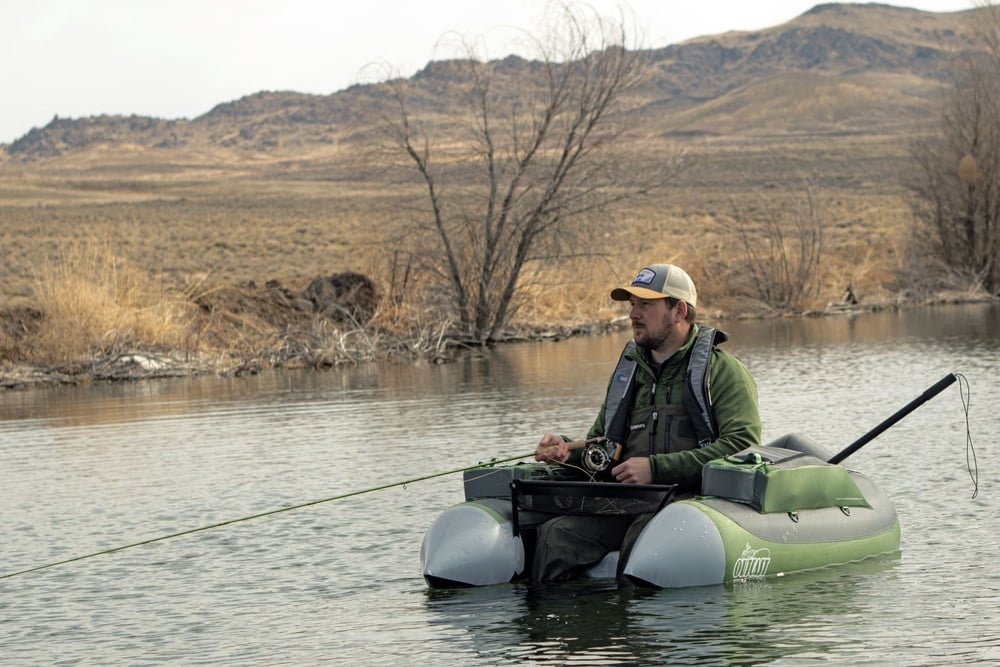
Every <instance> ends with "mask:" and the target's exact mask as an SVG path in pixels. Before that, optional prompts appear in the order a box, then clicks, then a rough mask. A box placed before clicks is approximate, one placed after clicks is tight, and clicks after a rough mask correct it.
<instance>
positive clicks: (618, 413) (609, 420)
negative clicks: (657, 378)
mask: <svg viewBox="0 0 1000 667" xmlns="http://www.w3.org/2000/svg"><path fill="white" fill-rule="evenodd" d="M634 347H635V341H633V340H630V341H629V342H628V343H627V344H626V345H625V348H624V349H623V350H622V354H621V356H620V357H619V358H618V365H617V366H616V367H615V372H614V375H612V376H611V386H609V387H608V395H607V399H606V400H605V402H604V437H606V438H607V439H609V440H611V441H612V442H617V443H623V442H625V439H626V438H627V437H628V426H629V424H628V417H629V411H630V410H631V409H632V395H633V393H634V392H635V369H636V366H637V365H638V364H636V363H635V362H634V361H632V360H631V359H629V358H628V352H629V350H631V349H632V348H634Z"/></svg>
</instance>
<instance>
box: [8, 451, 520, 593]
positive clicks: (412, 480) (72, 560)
mask: <svg viewBox="0 0 1000 667" xmlns="http://www.w3.org/2000/svg"><path fill="white" fill-rule="evenodd" d="M534 455H535V453H534V452H531V453H529V454H519V455H517V456H511V457H510V458H505V459H496V458H494V459H490V460H489V461H486V462H484V463H477V464H475V465H471V466H466V467H464V468H455V469H454V470H445V471H444V472H435V473H431V474H429V475H423V476H421V477H413V478H410V479H404V480H402V481H399V482H392V483H390V484H382V485H380V486H373V487H370V488H367V489H359V490H357V491H350V492H348V493H342V494H340V495H337V496H331V497H330V498H321V499H320V500H311V501H309V502H307V503H299V504H298V505H290V506H288V507H279V508H278V509H273V510H268V511H267V512H260V513H258V514H251V515H250V516H244V517H240V518H238V519H230V520H228V521H220V522H218V523H213V524H209V525H207V526H200V527H198V528H191V529H188V530H182V531H179V532H176V533H170V534H169V535H160V536H159V537H153V538H150V539H148V540H141V541H139V542H133V543H131V544H125V545H123V546H119V547H113V548H111V549H104V550H102V551H95V552H94V553H89V554H84V555H82V556H75V557H73V558H67V559H65V560H60V561H56V562H54V563H46V564H45V565H38V566H36V567H30V568H28V569H26V570H19V571H18V572H10V573H8V574H0V579H9V578H11V577H16V576H19V575H22V574H28V573H29V572H38V571H39V570H45V569H48V568H50V567H56V566H57V565H66V564H67V563H75V562H77V561H81V560H86V559H88V558H95V557H97V556H104V555H106V554H113V553H116V552H118V551H125V550H126V549H132V548H134V547H141V546H143V545H145V544H152V543H153V542H162V541H164V540H170V539H173V538H175V537H181V536H183V535H191V534H193V533H200V532H202V531H205V530H211V529H213V528H221V527H222V526H231V525H232V524H234V523H241V522H243V521H250V520H251V519H259V518H261V517H265V516H271V515H272V514H280V513H281V512H290V511H292V510H297V509H302V508H303V507H311V506H312V505H319V504H321V503H328V502H331V501H334V500H343V499H344V498H351V497H353V496H360V495H363V494H365V493H374V492H375V491H384V490H385V489H391V488H393V487H396V486H406V485H407V484H413V483H415V482H422V481H424V480H428V479H434V478H435V477H444V476H445V475H453V474H455V473H459V472H465V471H466V470H474V469H476V468H481V467H484V466H491V465H496V464H497V463H508V462H510V461H516V460H518V459H524V458H528V457H532V458H534Z"/></svg>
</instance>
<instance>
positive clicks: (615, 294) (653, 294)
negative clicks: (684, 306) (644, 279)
mask: <svg viewBox="0 0 1000 667" xmlns="http://www.w3.org/2000/svg"><path fill="white" fill-rule="evenodd" d="M633 296H637V297H639V298H640V299H666V298H667V297H669V296H670V295H669V294H664V293H663V292H657V291H656V290H652V289H646V288H645V287H631V286H629V287H616V288H614V289H613V290H611V298H612V299H614V300H615V301H628V300H629V298H631V297H633ZM674 298H676V297H674Z"/></svg>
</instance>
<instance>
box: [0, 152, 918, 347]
mask: <svg viewBox="0 0 1000 667" xmlns="http://www.w3.org/2000/svg"><path fill="white" fill-rule="evenodd" d="M845 142H846V143H844V144H838V143H837V142H835V141H832V140H831V141H825V142H824V141H820V140H816V141H812V142H799V143H798V144H781V145H780V146H773V145H772V146H769V145H767V144H766V143H753V142H749V143H747V142H742V143H738V144H737V143H725V142H720V143H718V144H716V145H698V146H693V147H690V149H691V150H692V151H693V152H696V155H695V157H696V159H697V165H696V167H695V168H693V169H692V170H690V171H688V172H685V174H684V175H683V177H682V178H680V179H679V180H678V181H677V182H675V183H674V184H673V185H672V187H671V188H669V189H668V190H667V191H665V192H663V193H661V194H660V195H659V196H657V197H654V198H650V199H646V200H642V201H634V202H629V203H628V204H627V205H624V206H622V207H620V208H618V209H617V210H616V211H615V212H614V217H613V218H609V219H608V220H606V221H603V222H602V223H601V224H599V225H598V226H597V228H596V229H597V231H596V232H595V233H594V234H593V236H592V238H591V239H590V247H589V248H588V250H589V251H590V254H589V256H587V257H581V258H574V259H562V260H553V261H548V262H546V263H544V264H539V265H537V266H531V267H530V269H529V273H528V274H527V275H526V279H525V282H524V297H525V299H524V301H523V302H522V303H521V306H520V309H519V310H518V312H517V321H516V323H515V324H516V325H518V326H520V327H530V328H533V330H535V331H545V330H554V329H560V330H565V329H566V328H574V327H579V326H586V325H590V324H593V323H607V322H610V321H612V320H615V319H618V318H621V317H623V316H624V315H625V314H626V311H625V310H624V309H623V308H622V307H621V306H620V305H619V304H616V303H614V302H612V301H611V300H610V299H609V298H608V291H609V288H610V287H611V286H613V285H617V284H620V283H622V282H625V281H628V280H629V279H631V277H632V276H633V274H634V272H635V271H636V269H637V268H639V267H640V266H641V265H642V264H645V263H649V262H664V261H666V262H674V263H677V264H679V265H681V266H683V267H684V268H685V269H687V270H688V272H689V273H691V275H692V277H693V278H694V279H695V281H696V283H697V285H698V289H699V296H700V303H699V314H700V316H701V317H704V318H706V319H713V318H719V317H722V316H725V315H741V314H761V313H766V312H768V309H767V308H766V307H764V306H762V305H761V304H759V303H754V302H753V300H752V299H748V298H747V297H746V296H744V294H745V291H744V290H742V289H741V287H742V285H741V284H740V282H739V281H740V280H741V274H740V270H739V259H740V248H739V246H738V242H737V240H736V239H734V238H733V237H732V236H731V235H728V234H727V233H726V231H725V225H724V224H723V222H724V220H725V219H727V216H731V215H732V213H733V212H732V205H731V200H733V199H735V200H737V201H739V202H741V205H745V206H746V210H747V211H749V212H750V214H753V213H754V206H759V205H760V204H759V202H760V200H761V193H763V194H764V196H765V197H766V201H767V202H768V205H769V206H779V207H780V206H781V203H780V202H781V201H782V199H783V198H794V197H796V196H797V195H798V194H800V189H801V187H802V186H801V185H800V184H801V183H803V181H804V179H805V178H807V177H809V178H813V177H814V176H815V175H816V174H821V175H822V178H820V179H819V182H818V186H817V187H818V188H819V191H820V192H821V193H822V196H823V197H824V201H825V203H826V205H827V208H826V210H830V211H833V212H834V213H833V214H831V218H830V220H829V223H828V226H827V229H826V233H827V240H828V243H827V252H826V254H825V255H824V259H823V264H822V267H821V270H822V276H821V284H822V288H821V290H820V293H819V295H818V297H816V299H815V300H814V302H812V303H808V304H802V306H803V307H804V308H807V309H822V308H824V307H825V306H826V303H827V302H836V301H839V300H840V298H841V297H842V295H843V290H844V288H845V286H846V285H847V284H848V283H850V284H852V285H853V287H854V289H855V291H856V292H857V293H858V294H859V295H861V296H862V297H863V298H869V299H873V298H880V299H881V298H889V297H890V296H891V294H892V292H893V291H894V290H895V289H896V285H895V284H894V282H895V280H896V276H897V275H898V273H899V267H900V266H901V263H902V262H903V261H904V259H903V255H904V252H903V251H904V248H905V238H906V232H907V226H908V215H909V214H908V212H907V207H906V205H905V201H904V199H903V190H902V188H901V187H900V185H899V184H898V183H897V182H896V181H894V180H890V179H888V178H886V173H888V172H889V171H891V170H895V171H897V172H898V171H899V170H900V165H901V164H903V159H904V156H903V155H902V153H901V152H900V151H901V148H902V147H901V146H899V145H898V142H896V143H893V141H891V140H882V141H880V140H876V139H872V138H855V139H849V140H845ZM695 149H697V151H695ZM655 152H656V151H655V150H654V151H653V153H655ZM310 159H312V158H310ZM310 159H306V158H303V160H302V161H300V162H293V161H289V160H288V159H283V160H282V161H267V160H265V159H262V158H260V157H259V156H258V157H255V158H253V159H242V160H241V159H237V157H233V156H228V155H221V154H208V155H204V156H200V157H198V156H189V160H190V161H189V162H185V163H176V164H175V163H164V164H157V165H155V168H154V167H153V166H149V165H147V166H146V167H143V168H142V169H141V170H140V171H138V172H137V171H136V169H137V167H136V165H135V164H134V163H133V162H130V161H129V160H128V159H125V158H124V157H122V158H121V159H120V160H119V159H109V156H108V155H107V152H106V151H95V152H93V153H85V152H84V153H81V154H77V155H74V156H73V157H72V159H66V160H60V161H57V162H53V163H37V164H33V165H32V164H29V165H14V164H5V165H2V168H0V195H2V198H0V239H2V242H3V245H4V249H5V255H6V260H7V261H5V262H4V263H3V264H2V266H0V311H3V310H4V309H10V308H13V307H19V306H31V307H35V308H38V309H40V310H43V311H44V312H45V324H44V327H42V330H41V331H39V332H38V333H37V335H32V336H30V340H27V341H25V340H22V341H20V344H19V346H18V350H19V354H21V355H22V356H24V353H25V351H26V350H27V348H28V347H30V352H31V354H30V355H28V356H30V358H32V359H34V360H36V361H41V360H45V361H46V362H47V363H58V362H59V361H64V360H67V359H71V358H77V357H81V356H83V357H85V356H87V355H93V354H106V353H109V352H111V351H114V350H120V349H124V348H125V347H128V346H135V347H138V348H143V349H150V348H171V349H175V350H181V351H185V352H186V353H189V354H208V355H216V357H218V358H221V357H223V356H225V357H227V358H234V357H238V358H241V359H254V360H255V361H254V363H255V364H258V365H261V366H263V365H268V364H273V363H275V362H278V363H280V362H281V361H282V360H284V361H287V360H288V359H289V358H291V357H294V356H296V355H298V357H299V358H300V359H302V360H303V362H304V363H313V364H328V363H336V361H337V360H338V359H357V358H371V357H372V356H373V355H377V354H380V353H384V351H385V350H395V351H398V352H400V353H403V354H421V355H425V356H429V357H435V356H439V355H440V354H441V352H442V350H443V349H444V348H445V347H446V345H447V342H448V335H449V328H450V324H451V322H450V320H449V319H448V316H447V312H446V310H445V309H444V306H445V304H446V300H445V299H444V298H442V296H441V295H440V294H437V295H435V294H427V293H422V292H421V290H422V289H423V288H424V287H426V283H421V282H420V280H419V279H417V278H413V279H412V280H411V282H410V283H409V284H408V285H407V286H406V287H405V289H404V290H403V291H402V292H399V290H401V289H402V287H401V286H400V285H399V284H397V285H396V288H397V292H399V293H397V294H392V295H391V296H394V297H396V298H389V299H386V300H384V301H383V303H382V305H381V307H380V309H379V312H378V313H377V314H376V317H375V320H374V321H373V323H372V326H371V327H368V328H364V329H358V328H356V329H355V330H353V331H345V330H343V329H342V328H338V327H334V326H331V325H330V324H329V323H323V322H318V321H314V320H313V321H309V322H306V323H302V322H295V323H290V322H283V323H282V324H281V326H277V325H275V323H274V321H273V320H268V319H267V318H261V317H258V315H259V314H254V313H247V312H244V313H235V314H234V313H224V312H222V311H216V312H209V313H206V312H204V311H203V310H199V309H198V308H196V307H195V306H194V305H193V304H192V299H193V297H196V296H197V295H198V294H202V293H206V292H210V291H212V290H221V289H226V288H228V287H231V286H235V285H244V284H248V283H249V282H250V281H253V282H255V283H256V284H257V285H261V286H262V285H264V283H266V282H267V281H269V280H277V281H279V282H280V283H281V284H282V285H284V286H287V287H289V288H293V289H298V290H301V289H303V288H304V287H305V286H306V284H308V281H309V280H310V279H311V278H312V277H314V276H318V275H330V274H332V273H335V272H340V271H357V272H360V273H363V274H365V275H368V276H370V277H371V278H372V279H373V280H374V281H375V282H376V283H377V284H378V285H379V287H380V288H381V289H382V291H383V292H384V293H385V294H390V293H391V291H392V290H391V289H390V285H391V283H392V282H393V281H394V280H395V281H397V283H398V281H400V279H401V274H400V273H399V267H398V266H396V267H395V271H396V273H395V274H394V268H393V267H394V261H396V260H397V259H398V257H399V254H400V253H401V252H405V251H406V250H407V248H406V247H405V243H404V244H403V245H401V246H397V245H393V244H389V243H387V242H386V241H385V239H386V238H388V237H390V235H391V232H393V231H396V230H399V229H400V228H401V227H403V226H405V225H406V224H408V223H409V222H410V220H411V218H412V216H413V215H417V214H418V213H416V212H415V210H414V207H413V205H412V201H413V200H412V199H410V198H409V197H410V195H412V194H413V193H412V192H408V191H407V190H406V189H405V188H403V187H401V186H399V185H398V184H396V185H387V184H381V185H380V184H379V183H376V182H371V181H361V180H356V179H355V180H352V179H351V178H350V177H349V176H350V175H349V174H348V173H346V172H344V170H343V168H340V170H339V171H336V169H335V168H334V167H333V166H330V167H329V169H330V170H331V171H330V172H327V171H325V170H324V168H323V167H322V165H323V164H325V163H323V162H322V161H316V160H313V161H310ZM637 168H641V159H637ZM334 172H335V173H336V174H337V177H336V178H327V177H324V174H327V173H334ZM813 182H814V183H815V182H816V181H815V180H814V181H813ZM417 196H418V197H419V193H417ZM417 201H418V202H419V199H418V200H417ZM758 212H759V211H758ZM379 351H381V352H379ZM7 354H8V355H9V354H10V351H9V350H8V351H7Z"/></svg>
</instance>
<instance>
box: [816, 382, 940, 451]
mask: <svg viewBox="0 0 1000 667" xmlns="http://www.w3.org/2000/svg"><path fill="white" fill-rule="evenodd" d="M954 381H955V374H954V373H948V374H947V375H945V376H944V377H943V378H941V379H940V380H938V381H937V382H936V383H935V384H934V385H933V386H931V387H929V388H928V389H927V390H926V391H924V393H922V394H920V396H918V397H916V398H915V399H913V400H912V401H910V402H909V403H907V404H906V405H904V406H903V407H901V408H900V409H899V410H897V411H896V414H894V415H892V416H891V417H889V418H888V419H886V420H885V421H884V422H882V423H881V424H879V425H878V426H876V427H875V428H873V429H872V430H870V431H868V432H867V433H865V434H864V435H863V436H861V437H860V438H858V439H857V440H855V441H854V442H852V443H851V444H849V445H848V446H847V447H845V448H844V449H842V450H841V451H840V453H838V454H834V455H833V458H831V459H830V463H840V462H841V461H843V460H844V459H846V458H847V457H848V456H850V455H851V454H853V453H854V452H856V451H858V450H859V449H861V448H862V447H864V446H865V445H867V444H868V443H869V442H871V441H872V440H874V439H875V438H877V437H878V436H880V435H882V433H883V432H885V431H886V430H887V429H888V428H889V427H891V426H892V425H893V424H895V423H896V422H898V421H899V420H900V419H902V418H903V417H905V416H906V415H908V414H910V413H911V412H913V411H914V410H916V409H917V408H919V407H920V406H921V405H923V404H924V403H926V402H927V401H929V400H930V399H932V398H934V397H935V396H937V395H938V394H940V393H941V392H942V391H944V389H945V387H947V386H948V385H950V384H951V383H952V382H954Z"/></svg>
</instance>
